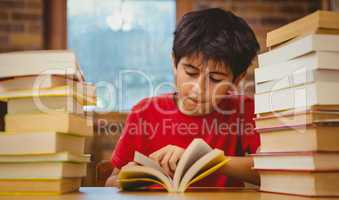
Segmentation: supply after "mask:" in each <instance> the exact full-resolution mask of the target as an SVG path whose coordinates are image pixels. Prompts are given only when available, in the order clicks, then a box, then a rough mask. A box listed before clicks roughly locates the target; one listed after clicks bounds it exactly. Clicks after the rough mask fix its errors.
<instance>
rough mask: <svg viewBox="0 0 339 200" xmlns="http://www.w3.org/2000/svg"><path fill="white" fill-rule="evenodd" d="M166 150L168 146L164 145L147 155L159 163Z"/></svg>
mask: <svg viewBox="0 0 339 200" xmlns="http://www.w3.org/2000/svg"><path fill="white" fill-rule="evenodd" d="M167 151H168V146H166V147H164V148H162V149H159V150H158V151H155V152H153V153H151V154H150V155H149V157H150V158H151V159H152V160H154V161H156V162H157V163H159V164H160V162H161V160H162V159H163V157H164V156H165V155H166V153H167Z"/></svg>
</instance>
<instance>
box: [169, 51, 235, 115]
mask: <svg viewBox="0 0 339 200" xmlns="http://www.w3.org/2000/svg"><path fill="white" fill-rule="evenodd" d="M173 63H175V62H174V61H173ZM173 67H174V76H175V82H176V91H177V97H176V98H177V99H176V101H177V104H178V107H179V109H180V111H181V112H183V113H185V114H187V115H194V116H197V115H206V114H209V113H211V112H212V111H214V110H216V109H217V106H218V104H219V102H220V101H221V99H222V98H223V97H225V95H226V93H227V91H228V90H229V89H231V88H232V87H234V85H233V82H232V81H233V74H232V72H231V70H230V68H229V67H228V66H224V65H222V64H220V63H217V62H214V61H213V60H208V62H207V63H206V62H205V63H204V62H203V56H202V55H201V54H196V55H195V56H190V57H183V58H181V59H180V61H179V63H178V65H177V66H175V64H173ZM235 83H238V80H235Z"/></svg>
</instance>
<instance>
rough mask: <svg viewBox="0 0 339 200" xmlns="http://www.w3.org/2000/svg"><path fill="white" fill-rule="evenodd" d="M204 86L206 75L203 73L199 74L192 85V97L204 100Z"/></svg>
mask: <svg viewBox="0 0 339 200" xmlns="http://www.w3.org/2000/svg"><path fill="white" fill-rule="evenodd" d="M206 87H207V86H206V77H205V76H203V75H201V76H199V78H198V79H197V81H196V82H195V84H194V87H193V94H194V98H197V100H199V101H205V99H206V97H205V95H206Z"/></svg>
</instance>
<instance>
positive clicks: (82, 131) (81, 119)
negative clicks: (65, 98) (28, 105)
mask: <svg viewBox="0 0 339 200" xmlns="http://www.w3.org/2000/svg"><path fill="white" fill-rule="evenodd" d="M5 124H6V127H5V131H6V132H61V133H71V134H74V135H79V136H93V132H94V130H93V129H94V128H93V119H92V118H91V117H90V116H85V115H77V114H69V113H62V112H60V113H57V112H55V113H32V114H28V113H24V114H7V115H6V116H5Z"/></svg>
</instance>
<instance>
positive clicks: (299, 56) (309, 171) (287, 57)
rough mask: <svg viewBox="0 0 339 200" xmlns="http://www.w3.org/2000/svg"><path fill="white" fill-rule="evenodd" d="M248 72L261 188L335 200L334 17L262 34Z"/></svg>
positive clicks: (338, 171)
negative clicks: (262, 49) (262, 48)
mask: <svg viewBox="0 0 339 200" xmlns="http://www.w3.org/2000/svg"><path fill="white" fill-rule="evenodd" d="M267 46H268V47H269V49H270V50H269V51H268V52H266V53H263V54H261V55H259V58H258V59H259V68H257V69H256V71H255V82H256V94H255V112H256V114H257V117H256V128H257V130H258V132H259V133H260V138H261V148H260V152H259V153H258V154H256V155H254V165H255V166H254V168H255V169H257V170H259V173H260V177H261V190H262V191H267V192H276V193H285V194H294V195H304V196H339V92H338V89H339V13H336V12H329V11H317V12H315V13H313V14H311V15H309V16H306V17H304V18H302V19H300V20H297V21H295V22H292V23H290V24H288V25H286V26H283V27H281V28H278V29H276V30H274V31H272V32H269V33H268V34H267Z"/></svg>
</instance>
